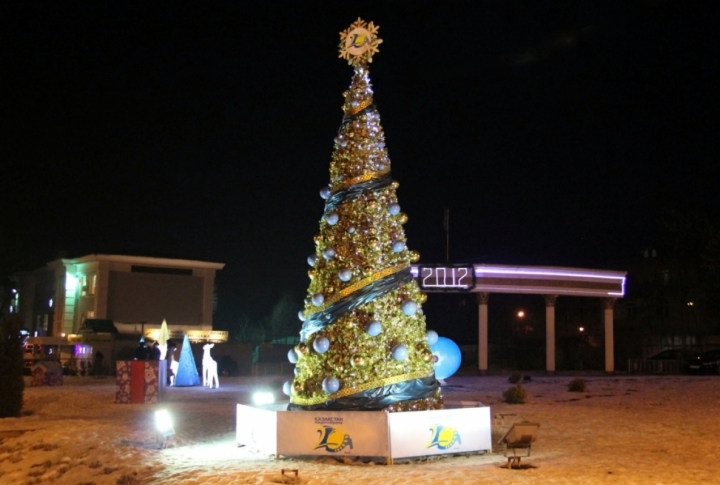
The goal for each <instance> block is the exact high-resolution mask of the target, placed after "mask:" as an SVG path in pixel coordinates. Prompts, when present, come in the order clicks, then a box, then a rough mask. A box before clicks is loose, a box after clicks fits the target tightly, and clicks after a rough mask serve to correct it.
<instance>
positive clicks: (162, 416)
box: [155, 409, 175, 449]
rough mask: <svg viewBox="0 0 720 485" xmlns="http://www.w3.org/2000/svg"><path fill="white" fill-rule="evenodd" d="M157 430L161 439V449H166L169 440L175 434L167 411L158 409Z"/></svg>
mask: <svg viewBox="0 0 720 485" xmlns="http://www.w3.org/2000/svg"><path fill="white" fill-rule="evenodd" d="M155 429H156V430H157V432H158V437H159V438H160V449H163V448H165V445H166V444H167V441H168V439H170V437H171V436H172V435H174V434H175V429H174V428H173V423H172V418H171V417H170V413H168V411H167V409H158V410H157V411H155Z"/></svg>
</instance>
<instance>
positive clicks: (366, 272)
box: [362, 266, 373, 276]
mask: <svg viewBox="0 0 720 485" xmlns="http://www.w3.org/2000/svg"><path fill="white" fill-rule="evenodd" d="M362 271H363V274H364V275H365V276H370V275H371V274H373V267H372V266H365V267H364V268H363V270H362Z"/></svg>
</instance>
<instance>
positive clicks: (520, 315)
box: [517, 310, 525, 318]
mask: <svg viewBox="0 0 720 485" xmlns="http://www.w3.org/2000/svg"><path fill="white" fill-rule="evenodd" d="M517 316H518V317H520V318H522V317H524V316H525V312H524V311H522V310H520V311H518V312H517Z"/></svg>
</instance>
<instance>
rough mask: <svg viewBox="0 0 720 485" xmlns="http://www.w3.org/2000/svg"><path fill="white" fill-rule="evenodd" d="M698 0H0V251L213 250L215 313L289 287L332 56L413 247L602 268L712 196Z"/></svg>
mask: <svg viewBox="0 0 720 485" xmlns="http://www.w3.org/2000/svg"><path fill="white" fill-rule="evenodd" d="M719 13H720V8H718V4H717V3H716V2H680V1H670V0H667V1H662V0H658V1H618V2H613V1H583V0H575V1H572V0H566V1H538V2H527V1H510V0H502V1H500V0H498V1H483V2H470V1H467V2H458V1H455V2H453V1H442V2H440V1H438V2H436V1H414V2H407V1H385V2H374V1H370V2H364V3H362V4H354V3H347V4H344V3H341V2H307V1H306V2H273V1H263V2H188V1H174V2H162V3H159V2H132V1H123V2H111V1H105V2H103V1H93V2H61V1H38V2H26V1H22V2H5V3H4V6H3V7H2V23H3V27H2V30H3V32H4V37H5V41H4V42H3V46H2V53H3V54H2V59H3V65H4V67H3V71H4V73H3V75H2V78H3V84H4V85H5V89H4V90H3V95H2V98H4V99H3V100H2V106H3V112H4V116H3V125H4V128H3V130H2V140H0V142H1V148H0V150H2V151H1V152H0V153H2V155H1V157H2V159H3V162H2V166H3V168H2V171H1V172H2V178H3V183H2V194H1V195H0V203H2V213H3V214H4V219H5V221H6V222H5V224H4V227H3V229H2V239H3V243H2V244H3V252H4V256H5V259H8V258H10V259H12V261H13V262H14V263H16V264H17V265H22V266H23V267H22V268H17V269H30V268H34V267H38V266H40V265H42V264H44V263H45V262H47V261H49V260H51V259H53V258H55V257H56V256H57V255H58V252H59V251H61V250H62V251H66V253H65V254H67V256H69V257H77V256H82V255H84V254H91V253H106V254H107V253H109V254H130V255H142V256H160V257H177V258H186V259H198V260H208V261H218V262H223V263H226V264H227V266H226V268H225V269H224V270H222V271H221V272H220V273H219V275H218V284H219V288H220V290H219V291H220V314H221V315H222V317H223V318H226V319H227V318H235V317H237V315H239V314H240V313H244V314H246V315H250V316H252V317H258V316H261V315H265V314H267V313H269V311H270V308H271V307H272V305H273V303H275V302H276V301H277V300H278V299H279V298H280V297H281V296H282V295H283V294H284V293H286V292H290V293H292V294H293V295H294V296H296V297H297V298H298V307H300V303H301V302H300V299H301V298H302V297H303V296H304V292H305V289H306V287H307V283H308V280H307V275H306V273H307V264H306V262H305V259H306V257H307V255H309V254H310V253H311V252H312V251H313V249H314V246H313V241H312V238H313V235H314V234H315V233H316V232H317V230H318V221H319V219H320V216H321V214H322V208H323V201H322V199H320V197H319V196H318V190H319V189H320V187H322V186H323V185H325V184H327V181H328V168H329V161H330V157H331V155H332V146H333V145H332V141H333V138H334V136H335V134H336V132H337V130H338V128H339V126H340V120H341V117H342V112H341V109H340V108H341V105H342V96H341V95H342V92H343V91H344V90H345V89H347V87H348V86H349V83H350V79H351V75H352V69H351V68H350V67H349V66H348V65H347V64H346V63H345V61H342V60H341V59H338V54H337V44H338V42H339V36H338V32H340V31H341V30H344V29H345V28H347V27H348V26H349V25H350V23H351V22H353V21H354V20H355V19H356V18H358V16H360V17H362V18H363V19H365V20H368V21H369V20H372V21H374V22H375V23H376V24H378V25H380V32H379V35H380V37H381V38H382V39H383V40H384V42H383V44H381V45H380V53H379V54H378V55H377V56H376V57H375V60H374V62H373V63H372V65H371V67H370V74H371V78H372V80H373V85H374V89H375V99H376V103H377V106H378V109H379V112H380V115H381V119H382V125H383V128H384V131H385V135H386V141H387V146H388V150H389V155H390V159H391V161H392V164H393V175H394V178H395V179H396V180H397V181H399V182H400V188H399V190H398V197H399V200H400V203H401V206H402V208H403V211H404V212H406V213H407V214H408V216H409V222H408V224H407V225H406V235H407V237H408V242H409V246H410V248H411V249H415V250H417V251H419V252H420V254H421V262H423V263H440V262H444V261H445V250H446V247H445V233H444V230H443V224H442V222H443V212H444V209H445V208H446V207H447V208H449V209H450V219H451V220H450V259H451V262H454V263H461V262H473V263H494V264H535V265H547V266H550V265H555V266H584V267H596V268H606V269H614V268H617V269H623V268H624V265H625V264H626V263H627V261H628V260H629V259H630V258H632V257H635V256H637V255H638V254H639V253H640V251H641V250H642V249H644V248H647V247H651V246H653V245H654V244H656V238H657V234H658V224H657V221H658V217H659V216H660V215H661V214H662V211H663V210H664V209H666V208H669V207H677V208H691V209H692V210H697V211H704V212H706V213H710V214H712V213H717V208H718V202H719V199H720V198H719V197H718V195H717V193H718V190H717V184H718V181H720V177H719V176H718V175H719V174H718V153H719V152H720V150H718V143H717V133H718V123H717V121H718V87H717V86H718V82H717V81H718V75H717V73H718V72H717V71H718V68H717V65H718V55H717V52H718V43H717V41H716V36H717V34H716V32H717V31H718V27H719V26H718V18H720V16H719V15H718V14H719Z"/></svg>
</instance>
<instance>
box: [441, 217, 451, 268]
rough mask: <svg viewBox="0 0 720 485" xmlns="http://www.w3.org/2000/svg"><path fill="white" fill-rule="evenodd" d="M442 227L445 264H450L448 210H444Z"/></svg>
mask: <svg viewBox="0 0 720 485" xmlns="http://www.w3.org/2000/svg"><path fill="white" fill-rule="evenodd" d="M443 226H444V227H445V262H446V263H449V262H450V209H448V208H447V207H446V208H445V217H444V218H443Z"/></svg>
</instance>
